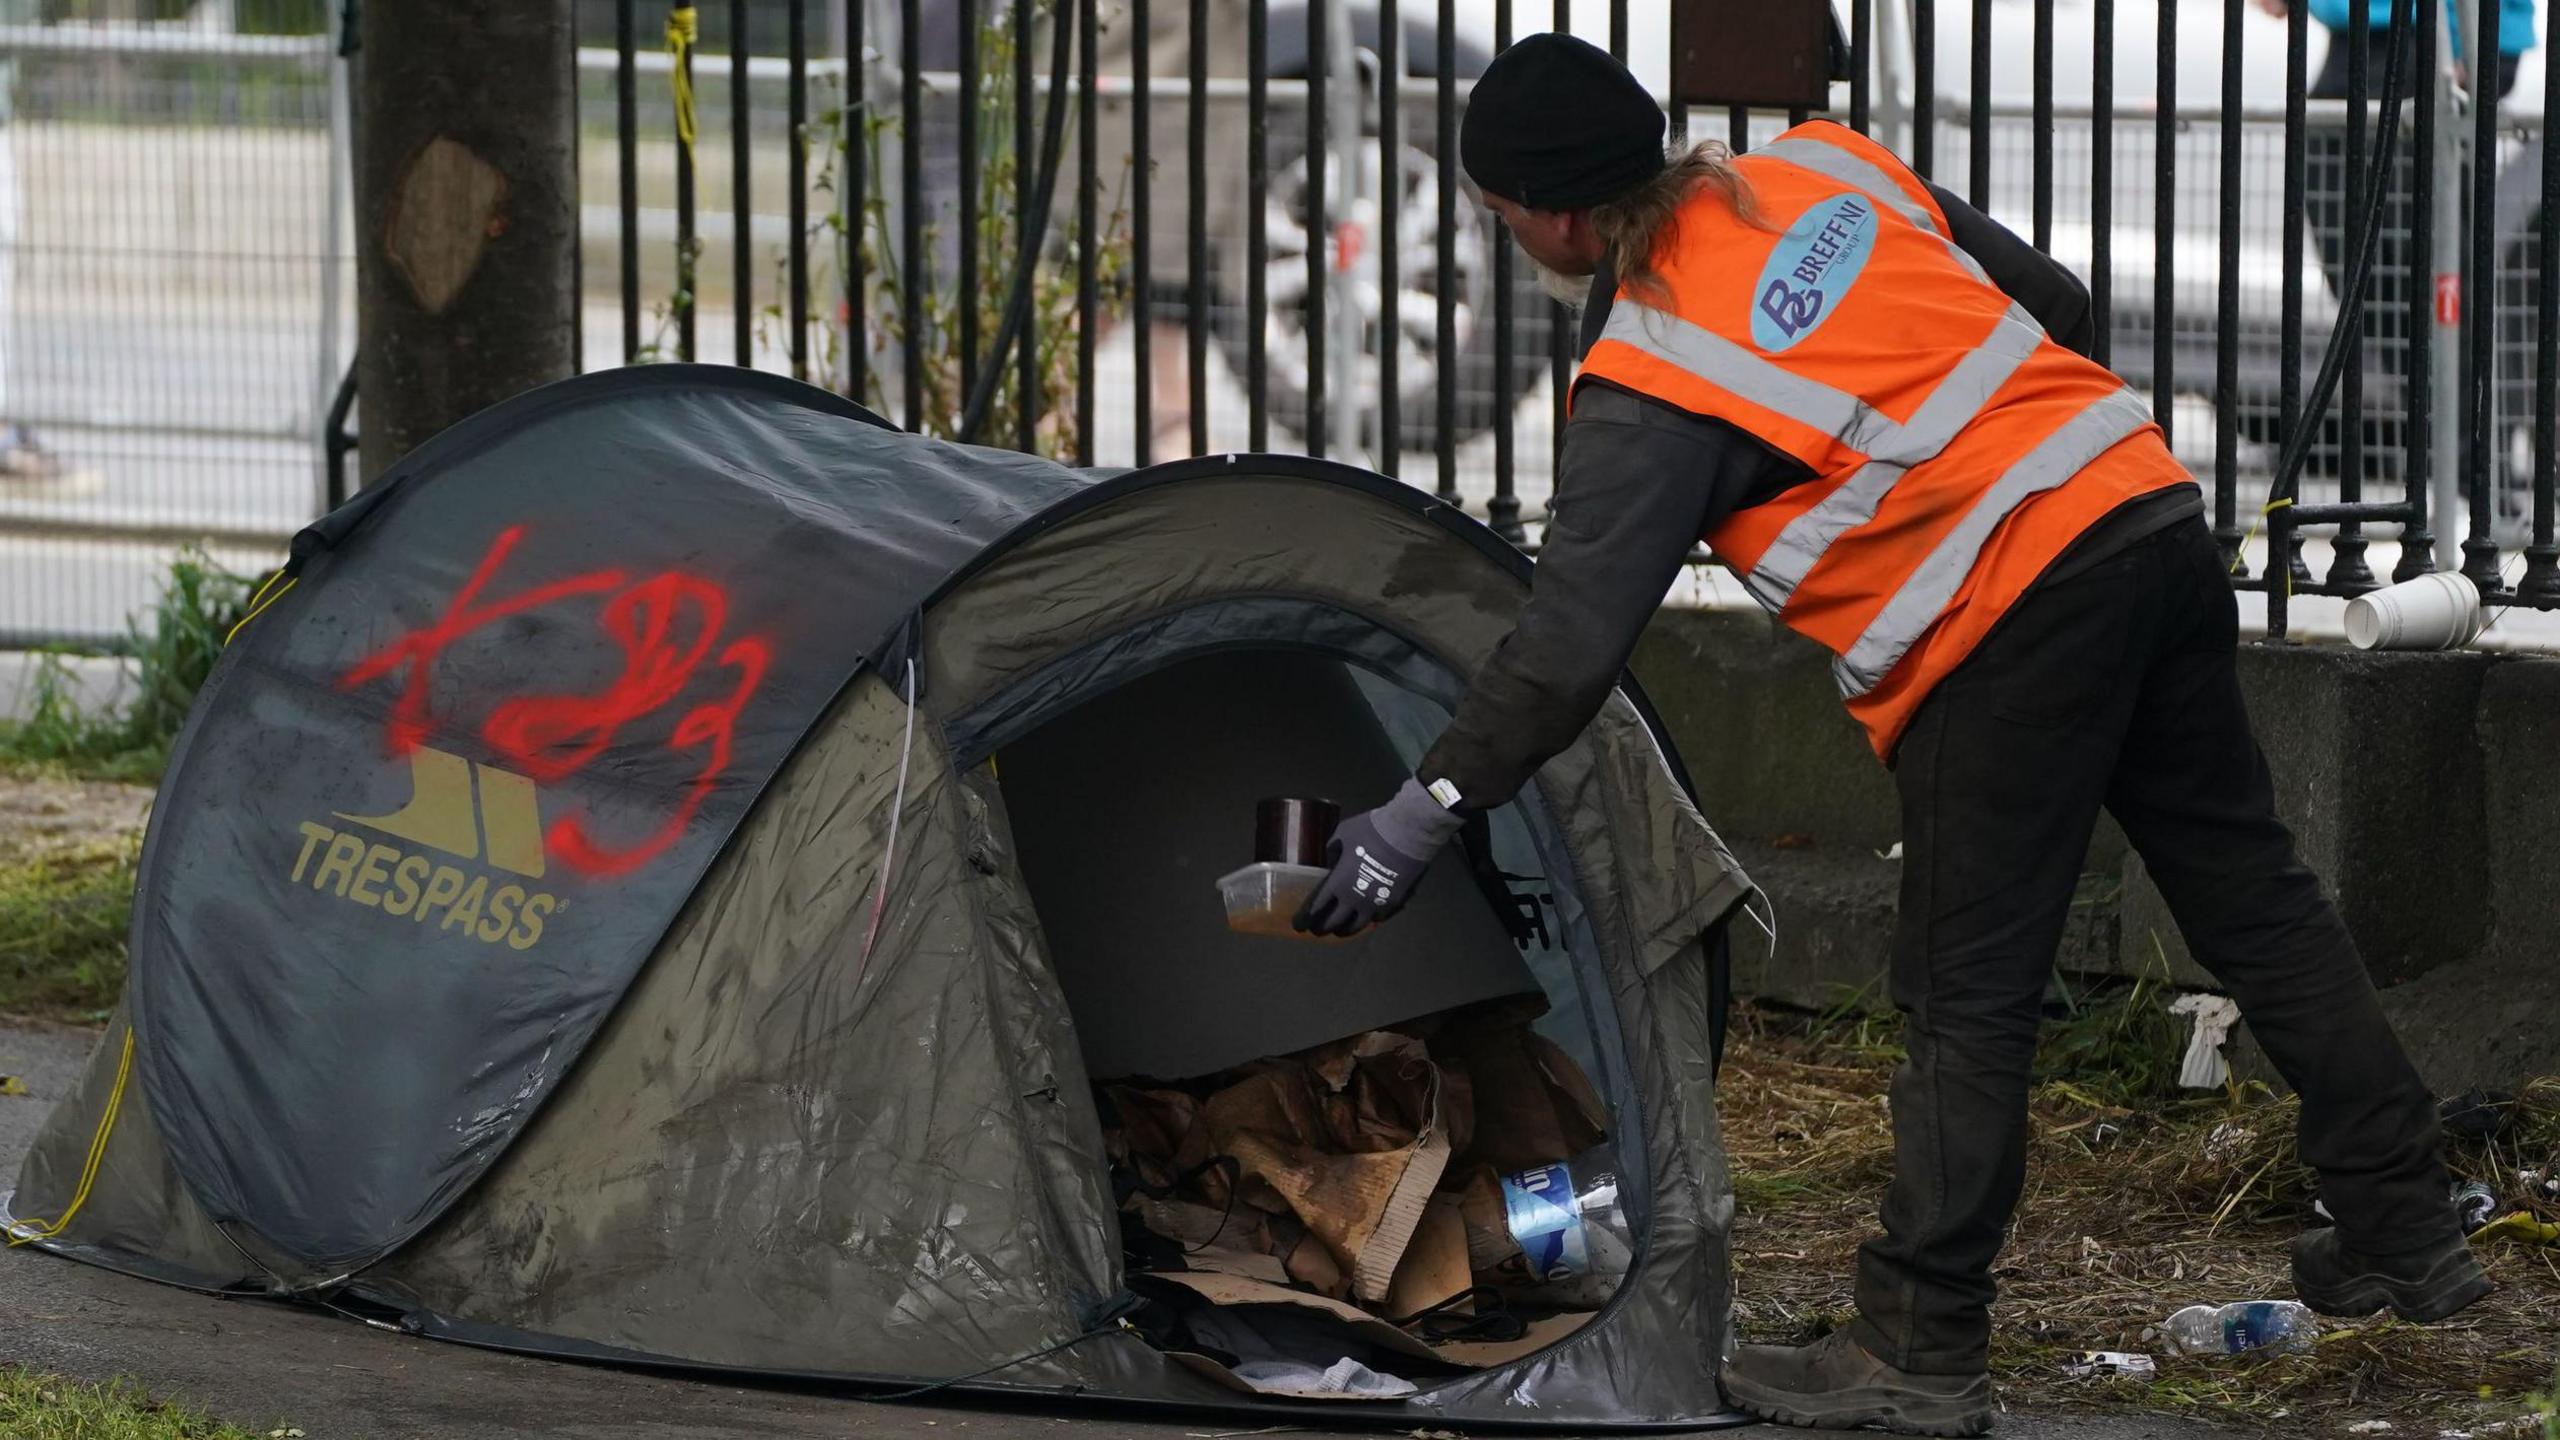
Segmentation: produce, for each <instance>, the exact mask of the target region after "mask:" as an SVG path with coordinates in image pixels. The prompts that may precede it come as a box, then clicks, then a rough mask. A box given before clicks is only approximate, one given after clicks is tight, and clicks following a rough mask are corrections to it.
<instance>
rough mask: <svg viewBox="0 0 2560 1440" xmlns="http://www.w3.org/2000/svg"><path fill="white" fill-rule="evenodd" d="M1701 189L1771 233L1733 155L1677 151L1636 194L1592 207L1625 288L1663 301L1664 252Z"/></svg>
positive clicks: (1700, 146)
mask: <svg viewBox="0 0 2560 1440" xmlns="http://www.w3.org/2000/svg"><path fill="white" fill-rule="evenodd" d="M1676 143H1677V142H1675V144H1676ZM1702 189H1705V190H1712V191H1714V192H1715V194H1716V197H1717V198H1718V199H1720V200H1722V201H1723V202H1724V203H1725V205H1726V207H1727V208H1728V209H1730V210H1732V211H1733V213H1734V215H1735V217H1736V218H1738V219H1740V220H1741V221H1742V223H1743V224H1745V225H1751V226H1756V227H1758V228H1760V229H1764V230H1765V229H1767V228H1769V227H1768V222H1767V221H1766V220H1764V219H1762V218H1761V215H1760V207H1759V206H1758V205H1757V204H1756V203H1754V202H1753V200H1752V198H1751V182H1750V181H1749V180H1747V179H1745V178H1744V177H1743V174H1742V172H1741V171H1739V170H1736V169H1735V168H1734V167H1733V152H1732V151H1731V150H1730V149H1727V148H1726V147H1725V146H1724V145H1723V144H1722V143H1721V142H1719V141H1715V140H1701V141H1699V142H1698V143H1696V144H1694V145H1690V146H1688V147H1687V148H1686V149H1674V150H1673V151H1672V152H1671V155H1670V158H1669V163H1668V164H1665V165H1664V166H1663V167H1662V172H1661V173H1660V174H1658V175H1656V176H1654V177H1653V178H1652V179H1650V180H1648V181H1646V182H1645V183H1644V184H1643V185H1642V186H1640V187H1638V188H1637V189H1636V190H1635V191H1633V192H1632V193H1629V194H1626V195H1622V196H1620V197H1618V198H1617V199H1615V200H1612V201H1609V202H1608V203H1607V204H1604V205H1594V206H1592V207H1591V228H1592V229H1593V230H1594V231H1596V232H1598V233H1599V236H1600V239H1601V240H1602V242H1603V243H1605V244H1607V245H1608V247H1609V253H1610V255H1611V256H1612V257H1614V259H1615V262H1616V265H1617V278H1618V283H1619V284H1620V285H1622V286H1624V287H1626V288H1627V289H1628V290H1629V291H1631V292H1633V293H1635V294H1638V295H1650V296H1652V297H1653V298H1656V299H1659V298H1660V297H1661V291H1662V272H1661V270H1660V269H1659V268H1658V266H1659V264H1660V260H1661V256H1662V252H1663V250H1664V249H1665V248H1667V247H1668V246H1669V245H1670V244H1671V242H1672V240H1673V238H1674V237H1676V236H1677V235H1678V234H1679V232H1680V211H1681V208H1682V207H1683V206H1685V205H1686V204H1688V202H1689V197H1690V196H1692V195H1694V194H1696V193H1697V192H1698V191H1699V190H1702Z"/></svg>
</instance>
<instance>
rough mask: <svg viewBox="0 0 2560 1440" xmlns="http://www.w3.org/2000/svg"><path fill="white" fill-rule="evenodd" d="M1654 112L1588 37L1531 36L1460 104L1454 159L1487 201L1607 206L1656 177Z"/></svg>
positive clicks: (1658, 127)
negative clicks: (1493, 198)
mask: <svg viewBox="0 0 2560 1440" xmlns="http://www.w3.org/2000/svg"><path fill="white" fill-rule="evenodd" d="M1663 123H1664V122H1663V118H1662V111H1661V110H1660V109H1658V108H1656V107H1655V105H1654V103H1653V97H1652V96H1650V95H1648V94H1646V93H1645V90H1644V86H1642V85H1640V84H1638V83H1637V82H1636V77H1635V76H1633V75H1630V74H1628V73H1627V67H1626V66H1624V65H1621V64H1619V63H1618V62H1617V61H1616V60H1613V59H1611V58H1610V57H1609V52H1608V51H1606V50H1603V49H1601V48H1600V47H1599V46H1597V45H1594V44H1592V43H1591V42H1590V41H1588V40H1578V39H1576V38H1574V37H1573V36H1571V35H1561V34H1555V33H1546V34H1539V35H1532V36H1529V37H1528V38H1526V39H1524V40H1522V41H1520V43H1518V44H1516V45H1514V46H1512V47H1511V48H1510V49H1508V50H1505V51H1503V52H1502V53H1501V54H1499V55H1496V56H1495V57H1493V63H1492V64H1491V65H1488V66H1486V67H1485V72H1484V75H1483V76H1482V78H1480V79H1478V80H1477V81H1476V85H1475V92H1474V94H1473V95H1472V96H1471V97H1470V98H1469V99H1468V101H1467V117H1466V120H1465V122H1464V124H1463V125H1462V126H1461V127H1460V129H1459V131H1458V157H1459V159H1460V161H1461V162H1463V163H1464V164H1465V165H1466V167H1467V178H1468V179H1470V180H1473V181H1475V182H1476V188H1477V189H1479V190H1482V191H1484V192H1485V193H1486V194H1488V195H1499V196H1501V197H1502V198H1503V199H1505V200H1510V201H1514V202H1516V203H1518V204H1521V205H1526V206H1528V207H1529V208H1530V209H1533V210H1585V209H1588V208H1590V207H1591V206H1594V205H1602V204H1606V203H1608V202H1609V201H1611V200H1615V199H1617V198H1618V197H1619V196H1621V195H1624V194H1626V193H1627V192H1628V191H1630V190H1633V189H1635V188H1636V187H1637V186H1639V185H1642V184H1643V183H1644V182H1646V181H1647V180H1650V179H1652V178H1653V177H1654V176H1655V175H1658V174H1660V173H1661V171H1662V167H1663V163H1664V162H1663V155H1662V132H1663Z"/></svg>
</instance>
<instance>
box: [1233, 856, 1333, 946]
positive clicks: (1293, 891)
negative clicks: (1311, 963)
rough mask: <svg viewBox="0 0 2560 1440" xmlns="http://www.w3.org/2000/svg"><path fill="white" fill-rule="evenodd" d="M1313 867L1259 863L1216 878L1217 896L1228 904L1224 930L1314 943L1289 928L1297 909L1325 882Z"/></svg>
mask: <svg viewBox="0 0 2560 1440" xmlns="http://www.w3.org/2000/svg"><path fill="white" fill-rule="evenodd" d="M1324 877H1325V872H1324V871H1323V870H1322V869H1320V868H1318V867H1316V866H1313V865H1282V864H1278V863H1276V862H1273V861H1268V860H1266V861H1262V862H1260V863H1257V864H1253V865H1247V866H1246V867H1244V868H1243V869H1241V870H1237V871H1233V872H1231V873H1229V874H1226V875H1222V876H1220V877H1218V895H1219V897H1220V898H1221V899H1223V900H1225V901H1226V902H1227V928H1228V929H1230V930H1233V931H1235V932H1236V933H1238V934H1240V935H1277V936H1279V937H1281V938H1283V939H1288V940H1314V939H1318V938H1324V937H1318V936H1314V935H1303V934H1300V933H1299V932H1298V931H1297V930H1295V929H1293V928H1292V927H1291V926H1290V923H1289V922H1290V921H1291V920H1293V919H1295V918H1296V917H1297V914H1298V907H1299V906H1301V905H1304V904H1305V903H1307V897H1308V896H1309V895H1312V894H1314V893H1315V888H1316V886H1317V885H1319V884H1321V883H1322V882H1323V880H1324Z"/></svg>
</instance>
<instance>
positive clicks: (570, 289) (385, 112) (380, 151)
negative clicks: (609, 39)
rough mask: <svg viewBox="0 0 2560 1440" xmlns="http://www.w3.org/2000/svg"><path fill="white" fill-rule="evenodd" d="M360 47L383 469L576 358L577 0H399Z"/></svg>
mask: <svg viewBox="0 0 2560 1440" xmlns="http://www.w3.org/2000/svg"><path fill="white" fill-rule="evenodd" d="M359 23H360V25H361V33H360V34H359V36H358V40H359V48H358V50H357V60H356V95H357V100H356V118H357V126H356V129H357V137H356V155H355V182H356V242H357V243H356V252H357V267H356V282H357V291H356V305H357V327H358V340H357V344H358V354H357V362H356V363H357V372H356V393H357V396H358V397H359V415H360V418H361V422H362V426H363V437H362V450H361V453H360V457H359V458H360V460H361V463H362V466H363V477H364V479H365V480H366V481H367V482H370V481H372V480H373V479H374V478H375V477H376V476H379V475H381V474H382V473H383V471H384V470H386V469H388V468H389V467H390V466H391V464H392V463H393V462H394V461H396V460H398V459H399V458H400V457H401V456H403V455H406V454H407V453H409V451H411V450H412V449H415V448H416V447H417V446H418V445H419V444H421V443H422V442H424V441H426V440H427V439H429V438H430V437H432V436H433V435H435V433H436V432H437V431H440V430H442V429H444V428H445V427H446V426H448V425H451V424H452V423H454V422H455V421H457V420H460V419H462V418H463V417H465V416H467V415H470V414H471V413H472V412H474V411H476V410H480V409H482V408H484V407H486V406H490V405H494V404H496V403H497V402H499V401H501V400H504V399H506V398H507V397H508V396H511V395H514V394H517V393H519V392H521V391H524V390H527V389H530V388H532V387H533V386H536V385H540V384H543V383H544V382H546V381H551V380H557V379H560V378H562V377H564V376H566V375H568V374H570V373H571V372H572V371H573V369H574V368H575V355H576V350H575V338H576V334H577V330H576V327H577V324H578V293H577V246H578V152H577V133H578V132H577V69H576V64H577V52H576V42H575V36H574V27H573V25H572V23H571V19H570V0H392V3H383V4H370V5H366V6H364V7H363V10H362V12H361V20H360V22H359Z"/></svg>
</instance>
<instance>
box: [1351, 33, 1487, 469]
mask: <svg viewBox="0 0 2560 1440" xmlns="http://www.w3.org/2000/svg"><path fill="white" fill-rule="evenodd" d="M1506 3H1507V0H1506ZM1325 15H1326V26H1325V44H1326V46H1327V47H1328V48H1329V49H1330V50H1331V51H1332V55H1333V58H1332V67H1333V73H1334V75H1335V76H1336V77H1338V78H1337V81H1336V83H1335V84H1334V86H1333V87H1332V89H1331V90H1330V91H1329V92H1328V94H1327V102H1326V103H1327V107H1328V109H1329V111H1330V113H1329V114H1328V115H1327V116H1326V120H1327V124H1326V127H1325V133H1326V134H1327V136H1329V137H1330V138H1331V141H1332V151H1331V159H1332V164H1333V168H1334V173H1335V174H1336V175H1337V176H1339V177H1340V179H1339V182H1338V184H1337V185H1336V187H1335V192H1334V193H1339V194H1340V196H1341V197H1342V199H1341V206H1342V212H1343V213H1344V214H1346V215H1351V214H1357V213H1358V212H1359V202H1360V200H1361V198H1362V196H1363V195H1364V193H1365V192H1366V190H1367V182H1366V180H1365V179H1364V177H1363V171H1364V170H1365V169H1366V168H1367V167H1365V166H1363V165H1362V164H1361V163H1360V155H1361V150H1362V146H1361V136H1360V60H1359V53H1360V52H1359V43H1358V42H1359V37H1358V35H1357V33H1356V32H1355V31H1354V29H1353V27H1352V23H1351V7H1350V6H1349V5H1347V4H1335V5H1329V6H1327V7H1326V11H1325ZM1307 163H1309V164H1311V165H1312V164H1316V163H1319V157H1317V156H1316V155H1315V154H1313V153H1312V152H1311V153H1310V154H1309V157H1308V162H1307ZM1342 235H1343V232H1342V231H1341V230H1340V228H1339V227H1336V226H1328V227H1327V235H1326V237H1325V238H1326V239H1327V241H1328V242H1329V245H1330V248H1328V250H1327V254H1328V256H1329V257H1330V258H1331V260H1332V263H1331V264H1330V265H1328V266H1327V267H1326V273H1325V276H1324V281H1325V284H1326V285H1327V287H1328V288H1329V292H1330V293H1329V294H1328V296H1327V299H1328V300H1329V301H1330V304H1329V305H1328V306H1327V309H1326V312H1325V313H1326V316H1327V321H1328V323H1329V324H1331V325H1332V327H1333V335H1332V337H1331V343H1330V346H1329V349H1328V353H1327V357H1326V360H1327V363H1328V364H1329V365H1330V366H1331V367H1332V369H1331V389H1332V392H1333V400H1332V405H1331V407H1330V408H1331V413H1332V416H1333V437H1332V439H1333V448H1334V450H1335V451H1336V452H1337V453H1338V454H1340V455H1342V456H1343V457H1345V458H1346V459H1357V457H1358V456H1359V454H1360V432H1361V428H1362V426H1363V425H1365V424H1366V423H1367V415H1366V413H1365V412H1366V410H1367V406H1366V405H1364V404H1363V403H1362V395H1361V388H1360V384H1359V364H1360V350H1361V322H1360V277H1359V275H1358V274H1357V273H1355V270H1354V266H1355V265H1358V264H1364V263H1367V261H1368V259H1369V257H1368V256H1367V255H1366V254H1365V253H1363V254H1360V255H1358V256H1357V257H1356V258H1355V257H1353V256H1346V255H1344V254H1343V253H1341V251H1340V248H1339V246H1338V244H1330V242H1334V241H1338V240H1339V239H1340V238H1341V237H1342ZM1358 238H1360V239H1365V238H1366V237H1358ZM1361 249H1362V251H1364V252H1365V251H1366V249H1367V246H1366V245H1362V246H1361ZM1346 262H1347V263H1346ZM1378 293H1379V294H1380V295H1384V294H1385V293H1386V292H1385V291H1384V290H1381V291H1379V292H1378Z"/></svg>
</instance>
